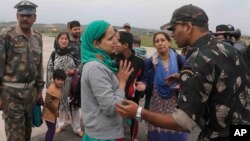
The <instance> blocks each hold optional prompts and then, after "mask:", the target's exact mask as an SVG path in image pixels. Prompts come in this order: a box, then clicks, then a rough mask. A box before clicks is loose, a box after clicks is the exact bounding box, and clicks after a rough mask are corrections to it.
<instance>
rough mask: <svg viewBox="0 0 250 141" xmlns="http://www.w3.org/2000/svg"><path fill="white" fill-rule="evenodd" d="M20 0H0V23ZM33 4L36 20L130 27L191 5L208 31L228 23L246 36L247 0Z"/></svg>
mask: <svg viewBox="0 0 250 141" xmlns="http://www.w3.org/2000/svg"><path fill="white" fill-rule="evenodd" d="M19 1H20V0H1V5H0V22H7V21H16V16H15V15H16V14H15V13H16V9H14V8H13V7H14V5H15V4H16V3H18V2H19ZM30 1H32V2H34V3H36V4H37V5H38V6H39V7H38V8H37V15H38V17H37V23H48V24H50V23H67V22H68V21H70V20H79V21H80V22H81V24H88V23H90V22H91V21H93V20H97V19H103V20H106V21H108V22H109V23H111V24H112V25H117V26H122V25H123V24H124V23H126V22H128V23H130V24H131V26H133V27H140V28H150V29H159V27H160V26H161V25H163V24H165V23H167V22H169V21H170V18H171V15H172V13H173V11H174V10H175V9H176V8H179V7H181V6H182V5H185V4H193V5H196V6H199V7H201V8H203V9H204V10H205V11H206V13H207V15H208V17H209V27H210V30H212V31H214V30H215V27H216V25H218V24H232V25H233V26H234V27H235V28H239V29H241V31H242V33H243V34H247V35H250V14H249V13H250V0H30Z"/></svg>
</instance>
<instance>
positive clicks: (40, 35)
mask: <svg viewBox="0 0 250 141" xmlns="http://www.w3.org/2000/svg"><path fill="white" fill-rule="evenodd" d="M32 30H33V31H34V33H35V34H36V35H37V36H38V37H39V38H42V34H41V33H40V32H38V31H37V30H35V29H33V28H32Z"/></svg>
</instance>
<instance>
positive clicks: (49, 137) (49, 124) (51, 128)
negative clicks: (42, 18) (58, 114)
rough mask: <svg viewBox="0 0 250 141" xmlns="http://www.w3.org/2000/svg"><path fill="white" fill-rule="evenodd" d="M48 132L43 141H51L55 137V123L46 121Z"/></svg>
mask: <svg viewBox="0 0 250 141" xmlns="http://www.w3.org/2000/svg"><path fill="white" fill-rule="evenodd" d="M46 124H47V127H48V130H47V133H46V136H45V141H53V137H54V135H55V130H56V122H55V123H52V122H49V121H46Z"/></svg>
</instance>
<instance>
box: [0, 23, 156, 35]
mask: <svg viewBox="0 0 250 141" xmlns="http://www.w3.org/2000/svg"><path fill="white" fill-rule="evenodd" d="M16 23H17V22H0V30H1V29H2V28H5V27H8V26H12V25H15V24H16ZM85 27H86V25H82V28H83V30H84V28H85ZM34 28H35V29H36V30H38V31H39V32H42V33H46V32H48V31H50V30H51V31H54V32H61V31H66V30H67V25H66V24H61V23H55V24H43V23H35V24H34ZM114 28H116V29H118V30H119V29H121V28H122V27H120V26H114ZM131 31H132V32H133V33H134V34H139V35H141V34H153V33H155V32H157V31H160V30H155V29H145V28H134V27H132V29H131Z"/></svg>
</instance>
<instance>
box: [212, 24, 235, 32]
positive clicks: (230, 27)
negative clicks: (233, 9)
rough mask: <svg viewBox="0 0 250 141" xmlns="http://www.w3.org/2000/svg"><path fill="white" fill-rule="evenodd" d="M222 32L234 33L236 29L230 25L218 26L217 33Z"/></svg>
mask: <svg viewBox="0 0 250 141" xmlns="http://www.w3.org/2000/svg"><path fill="white" fill-rule="evenodd" d="M220 31H234V27H233V26H232V25H230V24H228V25H225V24H220V25H217V26H216V32H220Z"/></svg>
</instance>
